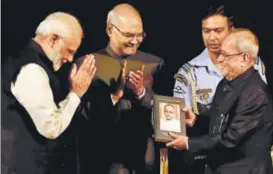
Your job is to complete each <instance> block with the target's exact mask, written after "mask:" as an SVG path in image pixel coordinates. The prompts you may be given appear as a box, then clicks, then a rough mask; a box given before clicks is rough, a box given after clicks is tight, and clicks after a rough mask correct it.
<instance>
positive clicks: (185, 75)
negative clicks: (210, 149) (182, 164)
mask: <svg viewBox="0 0 273 174" xmlns="http://www.w3.org/2000/svg"><path fill="white" fill-rule="evenodd" d="M232 19H233V17H229V16H228V15H227V14H226V13H225V11H224V6H219V7H211V8H210V9H209V11H208V13H207V14H206V15H205V17H204V18H203V19H202V37H203V42H204V45H205V47H206V48H205V49H204V50H203V52H202V53H201V54H199V55H198V56H197V57H195V58H194V59H192V60H190V61H189V62H187V63H185V64H184V65H183V66H182V67H181V68H180V69H179V71H178V73H177V74H175V76H174V78H175V85H174V89H173V94H174V96H175V97H180V98H184V99H185V104H186V106H187V107H189V108H191V109H192V110H193V112H194V113H195V114H203V113H205V112H206V111H207V110H208V109H209V108H210V106H211V102H212V100H213V97H214V94H215V89H216V88H217V85H218V83H219V82H220V81H221V80H222V78H223V76H222V74H221V71H220V67H219V66H220V65H219V63H218V61H217V57H218V56H219V54H220V48H221V43H222V41H223V40H224V38H225V37H226V36H227V35H228V34H229V33H230V32H231V30H232V29H233V28H234V26H233V20H232ZM254 68H255V69H256V70H258V72H259V74H260V75H261V77H262V79H263V80H264V82H266V77H265V66H264V64H263V62H262V61H261V59H260V57H257V58H256V63H255V65H254ZM207 132H208V130H207V129H206V128H205V126H204V129H202V130H201V129H200V128H199V129H198V130H196V129H188V130H187V134H188V135H190V136H199V135H201V134H205V133H207ZM193 159H194V161H192V162H193V163H194V164H196V163H200V165H201V166H199V164H198V167H197V166H196V165H195V166H192V167H190V169H188V170H189V171H190V173H203V169H201V168H202V166H204V159H205V156H202V155H200V154H199V155H196V156H195V157H194V158H193ZM200 161H202V162H200ZM192 170H194V171H192ZM196 170H198V171H196Z"/></svg>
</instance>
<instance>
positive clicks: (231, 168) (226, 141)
mask: <svg viewBox="0 0 273 174" xmlns="http://www.w3.org/2000/svg"><path fill="white" fill-rule="evenodd" d="M201 119H208V120H209V125H210V126H209V135H208V136H202V137H198V138H189V142H188V143H189V151H191V152H205V153H207V155H208V160H209V167H210V168H211V170H212V171H213V172H215V173H223V174H226V173H232V174H236V173H238V174H245V173H253V174H267V173H268V174H269V173H273V169H272V162H271V159H270V153H269V152H270V141H271V140H272V131H273V124H272V120H273V111H272V102H271V98H270V97H269V95H268V93H267V87H266V85H265V84H264V82H263V81H262V79H261V78H260V76H259V74H258V73H257V72H256V71H255V70H254V69H253V68H250V69H249V70H247V71H246V72H245V73H244V74H242V75H241V76H239V77H238V78H236V79H235V80H233V81H230V82H228V81H227V80H222V81H221V82H220V84H219V85H218V87H217V90H216V95H215V98H214V100H213V103H212V107H211V109H210V110H209V111H208V114H207V116H204V117H198V116H197V122H196V125H195V126H196V127H198V126H200V125H199V123H200V122H202V121H201Z"/></svg>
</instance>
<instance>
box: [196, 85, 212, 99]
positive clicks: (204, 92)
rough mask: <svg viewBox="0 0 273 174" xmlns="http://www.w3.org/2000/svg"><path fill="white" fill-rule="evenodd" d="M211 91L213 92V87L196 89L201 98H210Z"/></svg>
mask: <svg viewBox="0 0 273 174" xmlns="http://www.w3.org/2000/svg"><path fill="white" fill-rule="evenodd" d="M211 92H212V89H211V88H208V89H198V90H196V94H198V95H199V98H200V100H208V99H209V97H210V94H209V93H211Z"/></svg>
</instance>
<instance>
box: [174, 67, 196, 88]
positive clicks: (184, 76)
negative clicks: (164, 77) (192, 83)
mask: <svg viewBox="0 0 273 174" xmlns="http://www.w3.org/2000/svg"><path fill="white" fill-rule="evenodd" d="M191 67H192V66H191V65H190V64H189V63H185V64H184V65H183V66H182V67H181V68H180V70H179V72H178V73H176V74H175V75H174V79H175V80H177V81H179V82H181V83H184V84H185V85H186V86H187V85H189V81H188V73H189V72H190V69H191Z"/></svg>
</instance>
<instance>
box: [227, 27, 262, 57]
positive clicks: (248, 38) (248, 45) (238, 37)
mask: <svg viewBox="0 0 273 174" xmlns="http://www.w3.org/2000/svg"><path fill="white" fill-rule="evenodd" d="M226 41H227V42H230V44H234V46H235V48H236V49H237V50H238V51H239V52H241V53H247V54H249V55H250V56H251V57H252V58H255V57H257V55H258V51H259V41H258V38H257V36H256V35H255V34H254V33H253V32H252V31H250V30H249V29H245V28H238V29H234V30H232V31H231V33H230V34H229V35H228V37H227V38H226Z"/></svg>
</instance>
